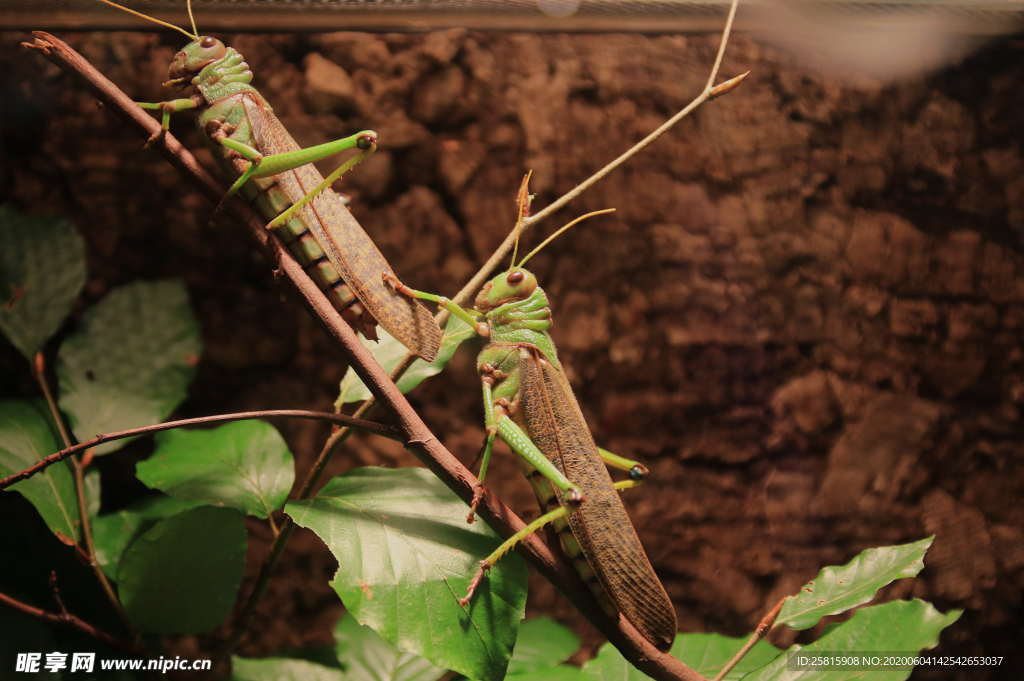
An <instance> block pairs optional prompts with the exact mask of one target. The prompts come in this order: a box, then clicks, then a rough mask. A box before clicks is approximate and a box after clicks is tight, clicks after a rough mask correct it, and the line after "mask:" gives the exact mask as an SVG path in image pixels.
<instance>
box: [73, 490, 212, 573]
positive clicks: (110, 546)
mask: <svg viewBox="0 0 1024 681" xmlns="http://www.w3.org/2000/svg"><path fill="white" fill-rule="evenodd" d="M200 505H202V504H201V503H200V502H198V501H182V500H180V499H172V498H171V497H165V496H163V495H160V496H157V497H150V498H148V499H143V500H142V501H140V502H139V503H137V504H134V505H132V506H129V507H128V508H126V509H122V510H120V511H117V512H116V513H107V514H106V515H101V516H98V517H96V518H94V519H93V521H92V541H93V545H94V546H95V547H96V561H97V562H98V563H99V564H100V567H102V568H103V572H104V573H106V575H107V577H109V578H110V579H113V580H114V581H117V566H118V564H119V563H120V562H121V556H122V555H123V554H124V550H125V549H126V548H128V545H129V544H131V543H132V541H133V540H134V539H135V538H136V537H138V536H139V535H140V534H142V533H143V532H145V531H146V530H148V529H149V528H150V527H152V526H153V524H154V523H156V521H158V520H163V519H164V518H170V517H171V516H172V515H177V514H179V513H181V512H182V511H187V510H188V509H190V508H195V507H196V506H200Z"/></svg>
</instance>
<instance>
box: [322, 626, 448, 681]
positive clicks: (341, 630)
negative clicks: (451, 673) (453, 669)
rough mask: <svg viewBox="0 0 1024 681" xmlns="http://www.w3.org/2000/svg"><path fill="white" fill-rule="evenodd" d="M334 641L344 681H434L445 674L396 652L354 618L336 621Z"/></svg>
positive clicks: (417, 657) (418, 657)
mask: <svg viewBox="0 0 1024 681" xmlns="http://www.w3.org/2000/svg"><path fill="white" fill-rule="evenodd" d="M334 641H335V646H336V650H337V653H338V663H339V664H341V667H342V669H344V670H345V681H436V680H437V679H439V678H441V677H442V676H444V674H445V673H446V670H445V669H443V668H441V667H435V666H434V665H432V664H430V662H428V661H427V660H425V659H423V658H422V657H420V656H418V655H413V654H412V653H403V652H402V651H400V650H398V649H397V648H395V647H394V646H392V645H391V644H390V643H388V642H387V641H385V640H384V639H382V638H381V637H380V636H378V635H377V632H375V631H374V630H373V629H371V628H370V627H364V626H362V625H361V624H359V622H357V621H356V619H355V618H354V617H348V616H345V617H342V618H341V619H340V620H338V624H337V626H335V627H334Z"/></svg>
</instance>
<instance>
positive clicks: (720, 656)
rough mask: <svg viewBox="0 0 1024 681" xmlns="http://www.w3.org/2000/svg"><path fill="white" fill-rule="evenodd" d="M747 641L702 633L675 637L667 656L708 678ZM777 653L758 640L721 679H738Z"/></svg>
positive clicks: (772, 658) (759, 666)
mask: <svg viewBox="0 0 1024 681" xmlns="http://www.w3.org/2000/svg"><path fill="white" fill-rule="evenodd" d="M748 638H749V637H747V636H743V637H737V638H733V637H731V636H721V635H719V634H705V633H695V634H679V636H677V637H676V641H675V643H674V644H673V645H672V650H671V653H672V655H673V656H674V657H677V658H679V659H680V660H682V661H683V662H685V663H686V664H687V665H689V666H690V667H692V668H693V669H694V670H696V671H697V672H699V673H700V674H702V675H703V676H705V677H707V678H709V679H710V678H714V677H715V675H716V674H718V672H720V671H721V670H722V667H724V666H725V665H726V663H727V662H728V661H729V660H731V659H732V657H733V655H735V654H736V653H737V652H738V651H739V649H740V648H742V647H743V644H744V643H746V642H747V639H748ZM781 653H782V651H781V650H779V649H778V648H776V647H775V646H773V645H772V644H770V643H768V642H767V641H758V642H757V643H756V644H755V645H754V647H753V648H751V649H750V650H749V651H748V652H747V654H746V655H745V656H744V657H743V659H742V660H740V662H739V664H737V665H736V666H735V667H733V668H732V670H731V671H730V672H729V673H728V674H726V675H725V678H726V679H729V680H732V679H741V678H743V676H744V675H745V674H748V673H750V672H751V671H753V670H755V669H759V668H761V667H763V666H764V665H766V664H768V663H769V662H771V661H772V660H774V659H775V658H776V657H778V656H779V655H780V654H781Z"/></svg>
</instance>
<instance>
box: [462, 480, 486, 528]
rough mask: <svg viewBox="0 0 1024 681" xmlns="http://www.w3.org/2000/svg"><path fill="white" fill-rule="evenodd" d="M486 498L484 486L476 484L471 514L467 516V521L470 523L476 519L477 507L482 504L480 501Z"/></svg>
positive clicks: (470, 504)
mask: <svg viewBox="0 0 1024 681" xmlns="http://www.w3.org/2000/svg"><path fill="white" fill-rule="evenodd" d="M483 498H484V486H483V485H479V484H478V485H474V486H473V499H472V500H470V502H469V515H467V516H466V522H467V523H469V524H470V525H472V524H473V522H474V521H475V520H476V509H477V507H478V506H480V502H481V501H483Z"/></svg>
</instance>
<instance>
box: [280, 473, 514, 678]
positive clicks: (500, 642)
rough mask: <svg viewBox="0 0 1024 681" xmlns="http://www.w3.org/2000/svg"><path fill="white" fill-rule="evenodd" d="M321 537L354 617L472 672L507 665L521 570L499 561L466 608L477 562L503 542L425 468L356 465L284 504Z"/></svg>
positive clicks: (498, 671)
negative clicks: (470, 520)
mask: <svg viewBox="0 0 1024 681" xmlns="http://www.w3.org/2000/svg"><path fill="white" fill-rule="evenodd" d="M285 510H286V512H287V513H288V514H289V515H291V517H292V518H293V519H294V520H295V522H296V523H297V524H299V525H301V526H302V527H307V528H309V529H311V530H313V531H314V532H316V534H317V535H318V536H319V537H320V538H321V539H323V540H324V543H326V544H327V546H328V548H330V550H331V552H332V553H333V554H334V556H335V558H337V559H338V563H339V567H338V571H337V573H336V574H335V576H334V580H333V581H332V582H331V586H332V587H334V590H335V591H336V592H337V593H338V595H339V596H340V597H341V600H342V601H343V602H344V603H345V607H346V608H347V609H348V610H349V612H351V613H352V614H353V615H354V616H355V617H356V619H358V620H359V622H360V623H362V624H365V625H367V626H369V627H372V628H373V629H374V630H375V631H376V632H377V633H379V634H380V635H381V636H382V637H383V638H384V639H385V640H387V641H389V642H390V643H392V644H393V645H395V646H396V647H397V648H398V649H399V650H404V651H408V652H413V653H417V654H419V655H422V656H423V657H425V658H427V659H428V660H430V661H431V662H433V663H434V664H436V665H439V666H441V667H444V668H446V669H452V670H454V671H457V672H459V673H461V674H465V675H466V676H468V677H470V678H472V679H479V680H480V681H497V680H498V679H501V678H502V677H503V676H504V674H505V668H506V666H507V665H508V659H509V657H510V656H511V654H512V648H513V646H514V644H515V639H516V631H517V630H518V628H519V622H520V620H522V618H523V606H524V603H525V600H526V570H525V567H524V566H523V563H522V561H521V560H520V559H519V557H518V556H515V555H510V556H508V557H506V558H504V559H503V560H502V561H501V562H499V563H498V564H497V565H496V566H495V567H494V569H492V570H491V571H490V572H489V573H488V575H487V577H486V578H485V579H484V580H483V581H482V582H481V584H480V587H479V588H478V589H477V591H476V594H475V595H474V597H473V601H472V602H471V603H470V604H469V605H468V606H467V607H466V608H463V607H462V606H460V605H459V602H458V600H459V598H460V597H462V596H463V594H465V593H466V588H467V587H468V586H469V582H470V579H471V578H472V577H473V575H474V574H475V573H476V570H477V563H478V561H479V560H480V559H481V558H483V557H484V556H486V555H488V554H489V553H490V552H491V551H492V550H494V549H495V548H496V547H497V546H498V544H499V543H500V539H499V538H498V537H497V536H496V535H495V534H494V532H493V531H492V530H491V529H490V528H488V527H487V526H486V525H485V524H484V523H481V522H477V523H474V524H472V525H469V524H467V523H466V506H465V504H464V503H463V502H462V501H461V500H459V498H458V497H456V496H455V495H454V494H452V492H451V491H450V490H448V488H447V487H445V486H444V485H443V484H442V483H441V482H440V481H439V480H438V479H437V478H436V477H435V476H434V475H432V474H431V473H430V472H429V471H427V470H425V469H422V468H403V469H399V470H388V469H384V468H360V469H357V470H354V471H351V472H350V473H347V474H345V475H343V476H340V477H337V478H334V479H333V480H331V481H330V482H329V483H327V485H326V486H325V487H324V488H323V489H322V490H321V491H320V493H319V495H317V497H316V498H314V499H310V500H307V501H293V502H290V503H289V504H288V505H287V506H286V507H285Z"/></svg>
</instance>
